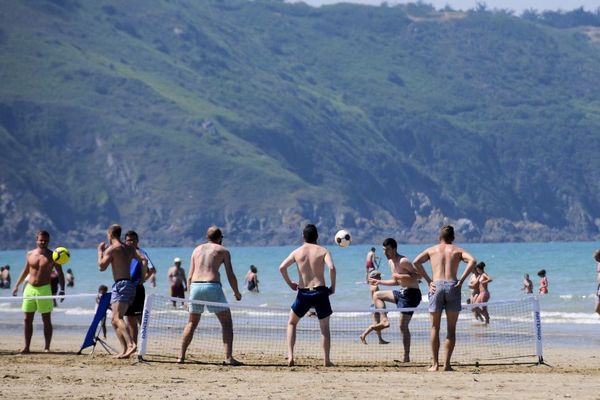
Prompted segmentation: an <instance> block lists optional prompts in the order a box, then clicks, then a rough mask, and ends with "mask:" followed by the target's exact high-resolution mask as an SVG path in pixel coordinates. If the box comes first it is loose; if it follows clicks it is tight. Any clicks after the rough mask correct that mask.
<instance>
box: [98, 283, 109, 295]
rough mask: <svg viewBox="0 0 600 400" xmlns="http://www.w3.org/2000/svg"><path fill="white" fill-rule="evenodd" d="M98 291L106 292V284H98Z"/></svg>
mask: <svg viewBox="0 0 600 400" xmlns="http://www.w3.org/2000/svg"><path fill="white" fill-rule="evenodd" d="M98 291H99V292H105V293H106V292H108V286H106V285H100V286H99V287H98Z"/></svg>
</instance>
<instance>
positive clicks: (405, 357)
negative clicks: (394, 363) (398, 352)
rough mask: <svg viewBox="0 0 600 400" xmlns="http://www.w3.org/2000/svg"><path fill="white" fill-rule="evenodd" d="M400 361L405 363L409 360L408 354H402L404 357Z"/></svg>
mask: <svg viewBox="0 0 600 400" xmlns="http://www.w3.org/2000/svg"><path fill="white" fill-rule="evenodd" d="M402 362H405V363H408V362H410V356H404V359H403V360H402Z"/></svg>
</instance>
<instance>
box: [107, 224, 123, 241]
mask: <svg viewBox="0 0 600 400" xmlns="http://www.w3.org/2000/svg"><path fill="white" fill-rule="evenodd" d="M108 233H109V234H110V236H111V237H114V238H116V239H121V225H119V224H112V225H111V226H109V227H108Z"/></svg>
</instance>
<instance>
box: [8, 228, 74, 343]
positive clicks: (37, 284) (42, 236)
mask: <svg viewBox="0 0 600 400" xmlns="http://www.w3.org/2000/svg"><path fill="white" fill-rule="evenodd" d="M49 243H50V234H49V233H48V232H46V231H39V232H38V233H37V237H36V245H37V248H36V249H33V250H31V251H29V252H28V253H27V256H26V258H25V260H26V262H25V267H24V268H23V271H22V272H21V275H19V279H17V283H16V284H15V287H14V289H13V292H12V295H13V296H16V295H17V293H18V291H19V285H20V284H21V283H22V282H23V281H24V280H25V277H26V276H27V275H28V274H29V278H28V282H29V284H28V285H27V286H26V287H25V290H24V291H23V296H24V297H36V296H52V289H51V288H50V274H51V273H52V270H53V269H55V268H56V271H57V272H58V281H59V284H60V287H61V289H60V290H59V291H58V294H59V295H63V294H65V276H64V275H63V270H62V266H61V265H60V264H57V263H55V262H54V261H53V260H52V251H50V249H48V244H49ZM60 301H61V302H62V301H64V298H61V299H60ZM53 306H54V303H53V302H52V299H39V300H36V299H23V306H22V309H23V312H24V313H25V329H24V332H25V347H24V348H23V350H21V354H27V353H29V352H30V349H29V346H30V345H31V336H32V335H33V317H34V316H35V312H36V311H39V312H40V314H42V321H43V322H44V341H45V346H44V351H45V352H49V351H50V342H51V341H52V319H51V313H52V310H53V308H54V307H53Z"/></svg>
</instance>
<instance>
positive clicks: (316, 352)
mask: <svg viewBox="0 0 600 400" xmlns="http://www.w3.org/2000/svg"><path fill="white" fill-rule="evenodd" d="M190 302H192V303H194V304H204V305H213V306H219V307H229V308H230V310H231V314H232V319H233V331H234V342H233V355H234V357H235V358H237V359H239V360H240V361H242V362H244V363H245V364H247V365H248V364H249V365H281V364H285V362H286V357H287V344H286V335H287V334H286V332H287V324H288V318H289V313H290V309H289V308H275V307H251V306H242V305H238V304H227V305H224V304H221V303H211V302H203V301H195V300H193V301H190V300H188V299H180V298H171V297H166V296H161V295H155V294H151V295H149V296H148V297H147V298H146V304H145V307H144V314H143V321H142V327H141V330H140V337H139V339H138V345H139V349H138V351H139V356H140V357H143V358H144V359H145V360H149V361H166V362H174V361H175V360H176V359H177V358H178V356H179V351H180V349H181V342H182V335H183V329H184V327H185V325H186V323H187V321H188V317H189V313H188V311H187V310H188V306H189V304H190ZM483 306H487V310H488V312H489V315H490V323H489V324H485V323H483V322H480V321H478V320H477V319H476V318H475V313H472V312H471V311H472V309H473V308H475V307H483ZM411 310H414V314H413V316H412V319H411V321H410V324H409V329H410V334H411V346H410V360H411V364H417V365H418V364H424V365H425V364H428V363H430V362H431V346H430V328H431V323H430V317H429V312H428V310H427V308H423V307H420V308H416V309H397V308H388V309H385V310H380V311H385V312H386V313H387V314H386V315H387V318H388V319H389V322H390V326H389V328H387V329H384V330H382V331H381V334H382V338H383V340H384V341H386V342H389V343H388V344H379V339H378V337H377V334H376V332H372V333H370V335H369V336H368V337H367V338H366V339H365V341H366V342H367V344H364V343H363V342H362V341H361V340H360V338H359V336H360V335H361V334H362V333H363V332H364V331H365V329H366V328H367V327H368V326H369V325H370V324H372V323H373V310H364V309H363V310H334V313H333V315H332V316H331V318H330V332H331V359H332V361H333V362H334V363H336V364H337V365H398V363H400V362H402V360H403V354H404V350H403V336H402V334H401V332H400V318H401V312H402V311H411ZM320 337H321V334H320V328H319V320H318V318H317V317H316V316H314V317H311V316H305V317H304V318H302V319H301V320H300V322H299V323H298V326H297V334H296V345H295V350H294V354H295V359H296V363H297V364H299V365H302V364H316V365H320V364H321V362H322V359H323V351H322V347H321V343H320ZM445 338H446V320H445V316H442V322H441V329H440V343H441V346H440V360H443V359H444V340H445ZM542 357H543V355H542V334H541V320H540V310H539V302H538V299H537V298H535V297H525V298H522V299H519V300H514V301H500V302H490V303H487V304H476V305H467V304H465V305H463V310H462V312H461V313H460V317H459V321H458V324H457V328H456V347H455V349H454V353H453V356H452V360H453V363H456V364H464V365H470V364H475V365H477V364H478V363H479V364H496V363H498V364H503V363H507V364H508V363H516V362H524V363H525V362H529V363H535V362H541V361H543V358H542ZM223 359H224V346H223V341H222V331H221V325H220V323H219V321H218V319H217V318H216V316H215V315H214V314H212V313H209V312H206V311H205V312H204V313H203V314H202V316H201V318H200V323H199V325H198V327H197V329H196V332H195V333H194V339H193V340H192V343H191V344H190V346H189V348H188V351H187V355H186V360H187V361H191V362H198V363H220V362H221V361H222V360H223Z"/></svg>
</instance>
